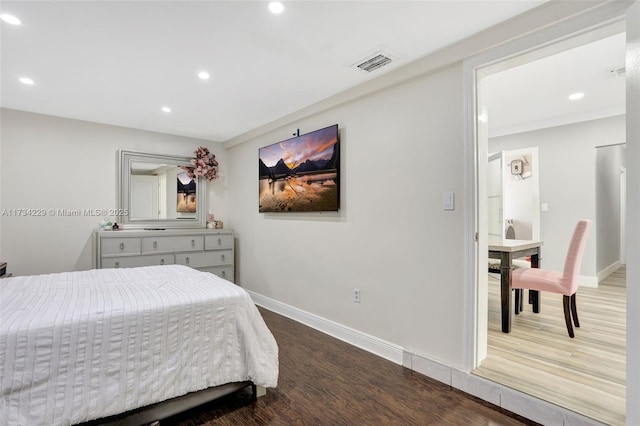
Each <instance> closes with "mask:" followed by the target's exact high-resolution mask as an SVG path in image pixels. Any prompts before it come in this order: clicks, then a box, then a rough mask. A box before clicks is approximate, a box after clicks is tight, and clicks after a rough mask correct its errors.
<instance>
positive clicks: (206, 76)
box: [198, 71, 211, 80]
mask: <svg viewBox="0 0 640 426" xmlns="http://www.w3.org/2000/svg"><path fill="white" fill-rule="evenodd" d="M198 77H200V79H202V80H209V77H211V76H210V75H209V73H208V72H206V71H200V72H199V73H198Z"/></svg>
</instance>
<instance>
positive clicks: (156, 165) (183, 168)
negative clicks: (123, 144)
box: [120, 150, 206, 229]
mask: <svg viewBox="0 0 640 426" xmlns="http://www.w3.org/2000/svg"><path fill="white" fill-rule="evenodd" d="M189 161H190V158H189V157H182V156H176V155H159V154H149V153H144V152H134V151H125V150H120V207H121V209H122V211H123V212H124V213H126V214H125V215H123V216H122V218H121V219H120V221H121V223H122V225H123V226H124V227H125V228H145V229H166V228H204V227H205V224H206V215H205V211H204V210H205V192H206V181H205V179H204V178H202V177H199V178H197V179H192V178H190V177H189V176H187V167H189V166H190V162H189Z"/></svg>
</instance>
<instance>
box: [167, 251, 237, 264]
mask: <svg viewBox="0 0 640 426" xmlns="http://www.w3.org/2000/svg"><path fill="white" fill-rule="evenodd" d="M176 263H177V264H179V265H187V266H191V267H192V268H200V267H204V266H218V265H229V264H233V250H213V251H203V252H198V253H176Z"/></svg>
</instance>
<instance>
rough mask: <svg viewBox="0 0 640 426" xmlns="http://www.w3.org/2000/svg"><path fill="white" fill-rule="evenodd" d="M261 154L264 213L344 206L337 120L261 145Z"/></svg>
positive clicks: (331, 209) (261, 202)
mask: <svg viewBox="0 0 640 426" xmlns="http://www.w3.org/2000/svg"><path fill="white" fill-rule="evenodd" d="M258 157H259V161H258V165H259V172H258V176H259V203H258V205H259V211H260V213H269V212H322V211H337V210H338V208H339V207H340V142H339V140H338V125H337V124H334V125H333V126H329V127H325V128H324V129H319V130H316V131H313V132H310V133H307V134H304V135H300V136H296V137H293V138H291V139H287V140H285V141H282V142H278V143H274V144H272V145H269V146H265V147H263V148H260V150H259V152H258Z"/></svg>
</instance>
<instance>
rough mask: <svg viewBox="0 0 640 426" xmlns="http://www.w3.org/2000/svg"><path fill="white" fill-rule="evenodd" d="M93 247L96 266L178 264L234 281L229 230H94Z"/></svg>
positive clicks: (230, 232) (232, 243)
mask: <svg viewBox="0 0 640 426" xmlns="http://www.w3.org/2000/svg"><path fill="white" fill-rule="evenodd" d="M95 247H96V258H95V262H96V265H95V267H96V268H98V269H102V268H131V267H135V266H151V265H171V264H179V265H186V266H190V267H192V268H195V269H198V270H200V271H205V272H211V273H213V274H215V275H217V276H219V277H221V278H224V279H226V280H229V281H231V282H233V281H234V235H233V231H227V230H222V229H167V230H164V231H162V230H160V231H141V230H121V231H96V232H95Z"/></svg>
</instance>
